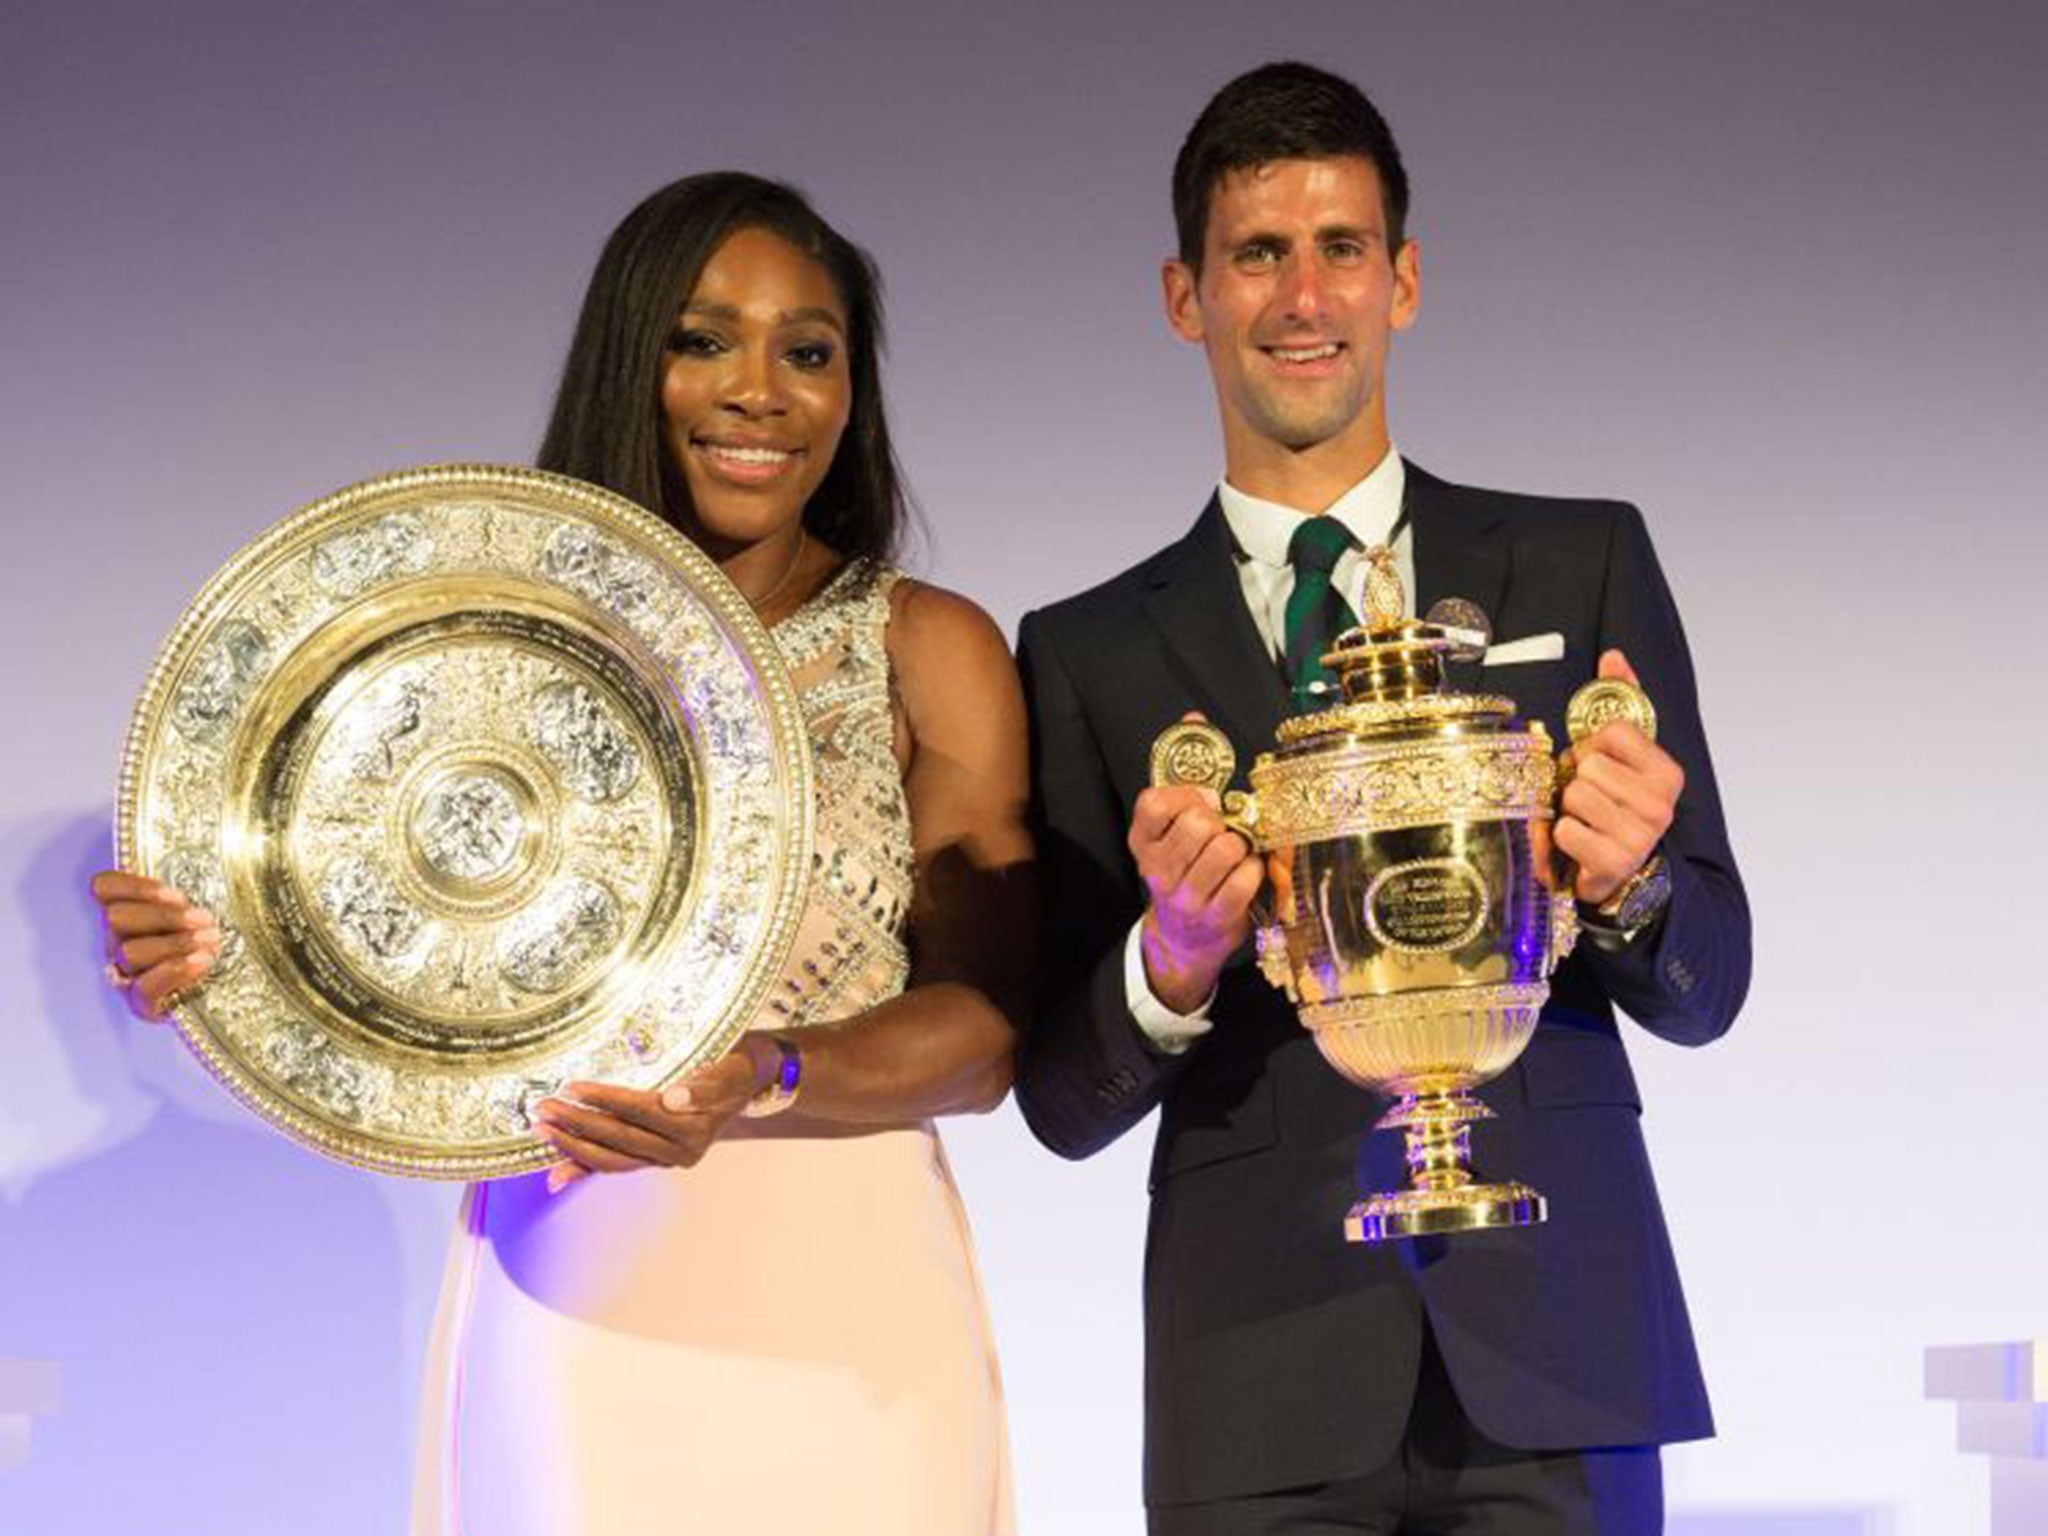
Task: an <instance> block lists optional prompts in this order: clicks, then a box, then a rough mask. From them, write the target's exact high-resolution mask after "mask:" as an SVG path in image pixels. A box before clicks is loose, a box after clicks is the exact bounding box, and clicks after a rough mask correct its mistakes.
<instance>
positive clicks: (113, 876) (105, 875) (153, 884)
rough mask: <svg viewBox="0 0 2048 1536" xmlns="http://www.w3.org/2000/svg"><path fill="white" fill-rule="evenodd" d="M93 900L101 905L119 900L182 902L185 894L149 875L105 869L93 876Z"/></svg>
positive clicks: (107, 904)
mask: <svg viewBox="0 0 2048 1536" xmlns="http://www.w3.org/2000/svg"><path fill="white" fill-rule="evenodd" d="M92 895H93V900H95V901H97V902H98V903H99V904H100V905H101V906H103V907H104V906H109V905H111V904H112V903H114V902H117V901H147V902H171V903H180V904H182V903H183V902H184V900H185V897H184V894H183V893H182V892H181V891H179V890H178V888H177V887H176V886H173V885H166V884H165V883H164V882H163V881H161V880H152V879H151V878H150V877H149V876H147V875H131V874H129V873H128V871H127V870H125V869H103V870H101V871H100V872H99V873H98V874H96V875H94V876H93V877H92Z"/></svg>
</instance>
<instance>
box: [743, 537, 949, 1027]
mask: <svg viewBox="0 0 2048 1536" xmlns="http://www.w3.org/2000/svg"><path fill="white" fill-rule="evenodd" d="M901 578H902V573H901V572H900V571H897V570H895V569H894V568H893V567H890V566H886V565H882V564H880V563H878V562H875V561H871V560H855V561H850V562H849V563H848V564H847V565H846V566H845V567H844V568H842V569H841V570H840V572H839V573H838V574H837V575H836V576H834V577H833V578H832V580H831V581H829V582H828V583H827V584H826V585H825V586H824V587H823V588H822V589H821V590H820V591H819V592H818V593H817V595H816V596H814V597H813V598H811V600H810V601H809V602H807V603H806V604H805V605H804V606H803V607H802V608H799V609H798V610H797V611H796V612H795V613H793V614H791V615H790V616H789V617H788V618H786V619H784V620H783V621H782V622H781V623H780V624H778V625H776V626H775V630H774V635H775V640H776V644H777V645H778V646H779V647H780V648H781V651H782V658H783V661H784V662H785V664H786V665H787V666H788V667H789V670H790V675H791V677H792V678H793V679H794V681H795V683H796V687H797V692H798V694H799V696H800V698H801V699H802V702H803V710H804V719H805V722H806V724H807V725H808V726H809V729H810V737H811V748H812V753H813V757H814V761H815V767H816V784H817V823H816V828H817V840H816V847H815V852H814V853H813V856H812V867H811V879H812V889H811V901H810V906H809V909H808V910H807V912H806V913H805V916H804V920H803V922H802V924H801V925H800V927H799V929H798V932H797V939H796V944H795V946H794V948H793V949H792V951H791V954H790V961H789V964H788V966H787V967H786V968H785V969H784V971H783V975H782V978H781V980H780V981H778V982H777V984H776V987H775V990H774V992H773V993H772V994H771V996H770V999H769V1002H768V1004H767V1006H766V1009H765V1010H764V1014H763V1017H762V1019H761V1021H760V1022H761V1024H762V1025H763V1026H765V1027H768V1028H774V1029H801V1028H805V1027H808V1026H815V1025H821V1024H830V1023H833V1022H836V1021H838V1020H841V1019H844V1018H846V1017H847V1016H848V1015H850V1014H854V1013H857V1012H859V1011H860V1010H862V1009H864V1008H868V1007H872V1006H873V1005H874V1004H875V1003H878V1002H880V1001H882V1000H883V999H885V998H889V997H893V996H895V995H896V994H897V993H898V992H901V991H902V990H903V986H904V982H905V980H906V979H907V977H908V976H909V973H910V956H909V951H908V949H907V948H906V947H905V944H904V928H905V925H906V923H907V921H908V918H909V914H910V899H911V891H912V885H913V880H914V866H913V862H912V855H911V842H910V808H909V805H908V803H907V802H906V801H905V800H904V797H903V773H902V769H901V768H900V767H899V766H898V764H897V762H896V752H895V730H896V725H895V709H894V703H893V697H894V696H893V690H892V687H891V683H890V677H889V656H888V651H887V649H886V647H885V632H886V630H887V628H888V623H889V595H890V593H891V591H892V590H893V589H894V588H895V586H896V583H897V582H898V581H899V580H900V579H901Z"/></svg>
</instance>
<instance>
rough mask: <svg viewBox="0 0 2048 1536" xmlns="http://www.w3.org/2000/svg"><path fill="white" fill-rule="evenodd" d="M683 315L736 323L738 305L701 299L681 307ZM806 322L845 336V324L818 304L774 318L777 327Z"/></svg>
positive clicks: (791, 310)
mask: <svg viewBox="0 0 2048 1536" xmlns="http://www.w3.org/2000/svg"><path fill="white" fill-rule="evenodd" d="M683 313H684V314H686V315H702V316H704V317H705V318H706V319H707V320H724V321H726V322H728V323H737V322H738V320H739V318H740V311H739V306H738V305H736V304H711V303H707V302H705V301H704V300H702V299H692V300H690V302H689V303H687V304H685V305H684V306H683ZM807 321H809V322H815V323H816V324H819V325H829V326H830V327H831V328H832V329H833V330H835V331H837V332H838V333H839V334H840V335H842V336H844V335H845V334H846V323H845V322H844V321H843V320H841V319H840V318H839V316H838V315H837V314H835V313H834V312H833V311H831V310H829V309H826V308H825V307H824V306H823V305H820V304H806V305H804V306H803V307H802V308H800V309H785V310H784V311H783V312H782V313H781V314H779V315H777V316H776V317H775V323H776V324H777V325H801V324H803V323H805V322H807Z"/></svg>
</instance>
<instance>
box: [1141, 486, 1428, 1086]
mask: <svg viewBox="0 0 2048 1536" xmlns="http://www.w3.org/2000/svg"><path fill="white" fill-rule="evenodd" d="M1407 480H1408V476H1407V471H1406V470H1405V469H1404V468H1403V466H1402V463H1401V456H1400V455H1399V454H1398V453H1396V452H1395V451H1394V450H1393V449H1392V448H1391V447H1390V448H1388V450H1387V452H1386V455H1385V456H1384V457H1383V458H1382V459H1381V460H1380V461H1379V463H1378V464H1376V465H1375V466H1374V467H1373V469H1372V472H1371V473H1370V474H1368V475H1367V476H1366V477H1365V478H1364V479H1363V480H1361V481H1359V482H1358V483H1357V484H1356V485H1354V486H1352V487H1351V489H1350V490H1348V491H1346V492H1345V493H1344V494H1343V495H1341V496H1339V497H1338V498H1337V499H1336V500H1335V501H1333V502H1331V503H1330V505H1329V506H1327V507H1325V508H1323V509H1322V513H1321V515H1322V516H1325V517H1334V518H1336V519H1337V520H1338V521H1339V522H1341V523H1343V524H1344V526H1345V527H1347V528H1349V529H1350V530H1351V531H1352V533H1354V534H1356V535H1357V537H1358V547H1357V548H1355V549H1350V550H1346V551H1345V552H1344V554H1343V556H1342V557H1341V558H1340V559H1339V560H1338V561H1337V566H1336V569H1335V570H1334V571H1332V572H1331V573H1330V579H1331V582H1332V583H1333V584H1334V585H1335V587H1336V589H1337V591H1338V592H1339V593H1340V594H1342V596H1343V598H1344V601H1345V602H1347V603H1349V604H1350V605H1351V611H1352V612H1353V613H1355V614H1358V615H1360V616H1361V617H1363V615H1364V612H1365V606H1364V601H1365V599H1364V587H1365V573H1366V568H1367V562H1366V559H1365V550H1366V549H1367V548H1369V547H1371V546H1372V545H1374V544H1383V543H1385V542H1386V539H1387V535H1388V534H1389V533H1391V532H1393V530H1394V528H1395V525H1396V524H1400V532H1399V535H1398V536H1397V537H1396V538H1395V540H1394V565H1395V568H1396V569H1397V570H1398V571H1399V572H1400V573H1401V585H1402V588H1403V590H1405V591H1406V592H1407V593H1408V596H1409V601H1410V602H1411V603H1412V602H1413V601H1414V597H1415V530H1414V529H1413V528H1412V527H1411V526H1409V525H1408V524H1407V523H1404V522H1402V520H1401V498H1402V493H1403V491H1404V489H1405V488H1406V486H1407ZM1216 499H1217V500H1218V501H1219V502H1221V503H1222V506H1223V517H1224V521H1225V522H1227V523H1229V525H1230V537H1231V541H1232V542H1233V543H1234V544H1235V546H1236V554H1237V578H1238V581H1239V582H1240V583H1242V585H1243V587H1244V602H1245V607H1247V608H1248V609H1250V610H1251V616H1252V623H1253V625H1254V626H1255V627H1256V628H1257V629H1258V632H1259V636H1260V638H1261V639H1263V640H1264V641H1265V642H1266V649H1267V650H1268V651H1269V652H1270V653H1271V655H1272V657H1273V663H1274V665H1275V666H1278V665H1279V663H1280V660H1281V658H1282V656H1283V655H1285V653H1286V648H1287V599H1288V597H1289V596H1290V595H1292V593H1293V591H1294V567H1293V566H1291V565H1289V564H1288V563H1287V546H1288V543H1289V541H1290V540H1292V539H1293V537H1294V530H1295V529H1296V528H1297V527H1299V526H1300V524H1301V520H1302V518H1303V517H1311V516H1315V515H1317V514H1315V513H1312V512H1305V511H1303V510H1301V509H1299V508H1295V507H1286V506H1282V505H1280V503H1278V502H1273V501H1261V500H1260V499H1259V498H1258V497H1256V496H1247V495H1246V494H1245V493H1244V492H1243V491H1240V490H1239V489H1238V488H1237V487H1236V486H1234V485H1232V484H1231V483H1230V482H1229V481H1228V480H1225V481H1222V482H1220V483H1219V484H1218V485H1217V487H1216ZM1259 745H1264V744H1263V743H1260V744H1259ZM1143 928H1144V919H1143V918H1140V919H1139V920H1138V921H1137V922H1136V923H1134V924H1132V925H1131V933H1130V937H1129V939H1128V940H1126V941H1125V944H1124V993H1125V997H1126V1000H1127V1001H1128V1003H1129V1004H1130V1009H1131V1017H1132V1018H1134V1019H1136V1020H1137V1022H1138V1028H1140V1029H1141V1030H1143V1031H1144V1032H1145V1035H1146V1038H1147V1039H1149V1040H1150V1041H1151V1042H1152V1045H1153V1046H1154V1048H1155V1049H1157V1050H1161V1051H1164V1052H1166V1053H1167V1054H1169V1055H1177V1054H1178V1053H1180V1052H1181V1051H1184V1050H1186V1049H1187V1048H1188V1045H1189V1043H1190V1042H1192V1041H1193V1040H1194V1039H1195V1037H1196V1036H1197V1035H1201V1034H1205V1033H1207V1031H1208V1029H1209V1026H1210V1022H1211V1021H1210V1018H1209V1003H1210V1001H1211V1000H1213V994H1212V996H1211V998H1209V999H1204V1000H1203V1003H1202V1006H1201V1007H1199V1008H1197V1009H1196V1010H1195V1011H1194V1012H1193V1013H1175V1012H1174V1011H1173V1010H1172V1009H1171V1008H1169V1007H1167V1006H1166V1004H1164V1003H1162V1002H1160V1001H1159V999H1158V998H1157V997H1156V996H1154V995H1153V992H1152V985H1151V982H1150V981H1149V980H1148V979H1147V978H1146V975H1145V955H1144V950H1143V948H1142V947H1141V943H1142V941H1141V937H1140V935H1141V931H1142V930H1143Z"/></svg>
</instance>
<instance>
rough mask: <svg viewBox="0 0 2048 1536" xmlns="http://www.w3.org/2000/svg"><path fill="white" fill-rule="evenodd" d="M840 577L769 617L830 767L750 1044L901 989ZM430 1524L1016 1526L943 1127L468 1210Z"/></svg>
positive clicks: (421, 1515) (804, 1138)
mask: <svg viewBox="0 0 2048 1536" xmlns="http://www.w3.org/2000/svg"><path fill="white" fill-rule="evenodd" d="M898 579H899V574H898V573H897V572H896V571H895V570H893V569H891V568H889V567H886V566H882V565H879V564H876V563H874V562H869V561H852V562H849V563H848V564H847V566H846V567H845V568H844V569H842V570H841V571H840V572H839V573H838V575H837V576H835V577H834V578H833V579H832V580H831V581H830V582H829V583H828V584H827V585H826V586H825V588H824V589H823V590H821V591H820V592H819V593H818V594H817V595H816V596H815V597H813V598H812V599H811V600H810V601H809V602H808V603H806V604H805V605H804V606H803V607H802V608H800V609H799V610H798V611H797V612H796V613H794V614H792V615H791V616H790V617H789V618H787V619H785V620H784V621H783V622H782V623H781V624H779V625H777V626H776V627H775V629H774V636H775V640H776V642H777V645H778V646H779V648H780V649H781V651H782V654H783V660H784V662H785V664H786V665H787V666H788V668H789V670H790V674H791V676H792V678H793V679H794V681H795V683H796V686H797V689H798V692H799V694H800V695H801V698H802V702H803V709H804V716H805V721H806V724H807V726H808V729H809V733H810V739H811V745H812V749H813V755H814V762H815V768H816V773H815V785H816V795H817V819H816V827H817V839H816V847H815V854H814V859H815V863H814V867H813V870H812V884H811V894H810V901H809V905H808V906H807V908H806V910H805V912H804V915H803V919H802V921H801V923H800V925H799V928H798V933H797V938H796V942H795V945H794V947H793V949H792V951H791V955H790V960H789V963H788V964H787V966H786V967H785V969H784V973H783V975H782V977H781V978H780V979H779V980H778V982H777V984H776V986H775V988H774V990H773V992H772V993H771V994H770V997H769V1000H768V1002H767V1003H766V1005H765V1006H764V1007H763V1010H762V1013H761V1015H760V1017H759V1018H758V1019H757V1020H756V1027H757V1028H765V1029H776V1030H782V1031H799V1030H806V1029H829V1028H831V1027H833V1025H834V1024H836V1023H838V1022H839V1021H842V1020H845V1019H847V1018H850V1017H852V1016H854V1015H857V1014H859V1013H861V1012H862V1011H863V1010H865V1009H867V1008H870V1007H872V1006H874V1005H875V1004H877V1003H879V1002H882V1001H885V1000H886V999H888V998H890V997H893V996H895V995H896V994H898V993H899V992H901V991H902V990H903V987H904V984H905V981H906V979H907V977H908V975H909V955H908V952H907V950H906V948H905V942H904V934H905V926H906V923H907V920H908V915H909V910H910V901H911V895H912V890H913V879H914V873H913V862H912V854H911V840H910V817H909V810H908V806H907V804H906V802H905V799H904V793H903V779H902V773H901V770H900V769H899V767H898V765H897V762H896V756H895V750H894V732H895V715H894V709H893V703H892V683H891V676H890V669H889V659H888V654H887V651H886V650H885V648H884V636H885V632H886V629H887V625H888V619H889V604H890V593H891V590H892V589H893V588H894V586H895V584H896V582H897V580H898ZM412 1528H413V1533H414V1536H638V1533H643V1532H644V1533H648V1536H654V1533H660V1536H677V1533H694V1532H706V1533H721V1536H723V1533H727V1532H738V1531H745V1532H749V1533H759V1536H775V1533H782V1532H788V1533H791V1536H796V1533H802V1536H817V1533H819V1532H824V1531H829V1532H832V1533H833V1536H870V1533H872V1536H1010V1533H1012V1532H1013V1531H1014V1516H1013V1513H1012V1502H1011V1488H1010V1469H1009V1455H1008V1445H1007V1438H1006V1432H1005V1425H1004V1417H1003V1406H1002V1388H1001V1382H1000V1379H999V1377H998V1375H997V1370H996V1361H995V1351H994V1344H993V1340H992V1338H991V1335H990V1331H989V1326H988V1318H987V1311H986V1308H985V1306H984V1303H983V1300H982V1293H981V1284H980V1280H979V1277H978V1275H977V1273H976V1270H975V1265H974V1256H973V1248H972V1243H971V1239H970V1236H969V1233H968V1229H967V1222H966V1217H965V1213H964V1212H963V1210H962V1209H961V1205H960V1199H959V1195H958V1193H957V1191H956V1190H955V1188H954V1184H953V1178H952V1174H951V1171H950V1170H949V1169H948V1167H947V1165H946V1158H945V1153H944V1150H943V1149H942V1147H941V1146H940V1143H939V1138H938V1134H937V1132H936V1130H935V1129H934V1128H933V1126H932V1125H931V1124H930V1123H929V1122H915V1123H911V1124H905V1125H899V1126H887V1127H849V1126H836V1125H832V1124H829V1123H826V1122H822V1121H806V1120H804V1119H803V1117H802V1105H801V1102H799V1104H798V1106H797V1109H796V1110H794V1111H792V1112H791V1113H789V1114H785V1115H780V1116H777V1117H775V1118H773V1119H769V1120H744V1119H735V1120H733V1121H732V1122H730V1124H729V1125H728V1127H727V1130H726V1132H725V1134H724V1135H723V1136H722V1137H721V1139H720V1140H719V1141H718V1142H716V1143H714V1144H713V1146H712V1147H711V1149H710V1150H709V1151H708V1152H707V1153H706V1154H705V1156H704V1158H703V1160H702V1161H701V1162H700V1163H698V1165H697V1166H696V1167H695V1168H691V1169H655V1170H648V1171H645V1172H639V1173H632V1174H624V1175H616V1174H613V1175H602V1176H598V1177H594V1178H588V1179H584V1180H581V1181H579V1182H578V1183H576V1184H574V1185H571V1186H570V1187H569V1188H568V1189H567V1190H565V1191H564V1192H563V1193H561V1194H559V1195H553V1196H550V1195H549V1194H548V1193H547V1192H546V1188H545V1184H544V1181H543V1177H542V1176H540V1175H534V1176H531V1177H528V1178H522V1179H510V1180H501V1181H499V1182H497V1183H494V1184H479V1185H474V1186H472V1187H471V1188H470V1190H469V1191H468V1192H467V1193H466V1194H465V1196H464V1198H463V1202H462V1209H461V1215H460V1218H459V1220H458V1223H457V1230H456V1234H455V1237H454V1241H453V1243H452V1245H451V1248H450V1253H449V1260H448V1267H447V1271H446V1275H445V1277H444V1280H443V1283H442V1289H441V1300H440V1305H439V1307H438V1309H437V1312H436V1316H435V1322H434V1333H433V1339H432V1343H431V1345H430V1348H429V1351H428V1358H427V1365H426V1372H425V1377H424V1385H423V1392H422V1412H421V1426H420V1444H419V1459H418V1464H417V1468H416V1476H415V1482H414V1498H413V1527H412Z"/></svg>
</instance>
